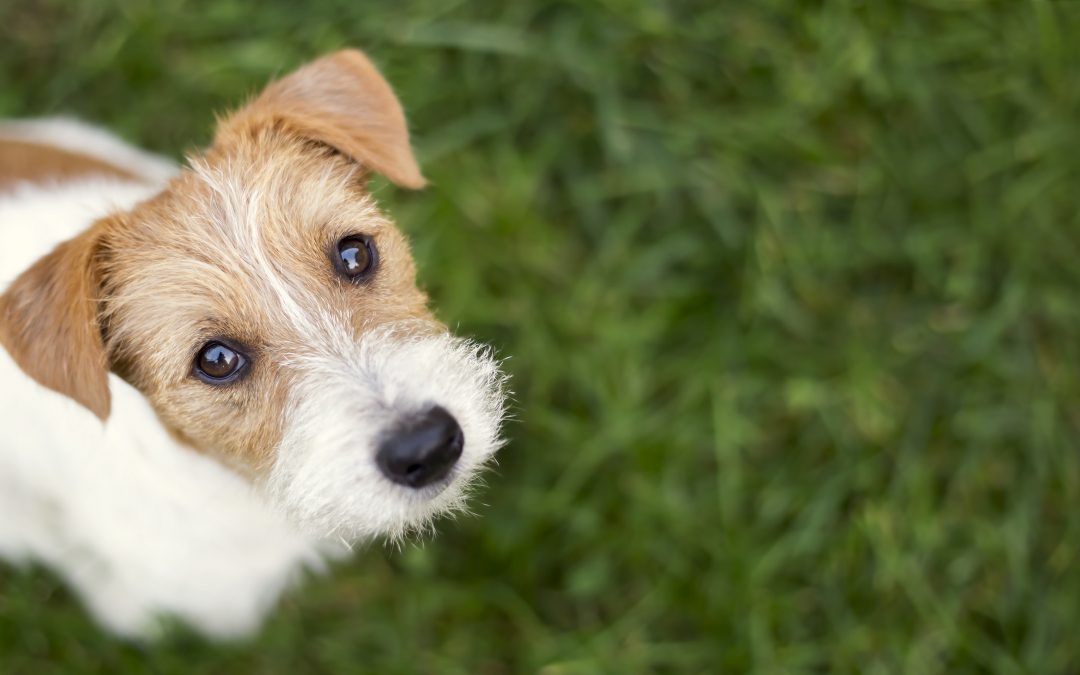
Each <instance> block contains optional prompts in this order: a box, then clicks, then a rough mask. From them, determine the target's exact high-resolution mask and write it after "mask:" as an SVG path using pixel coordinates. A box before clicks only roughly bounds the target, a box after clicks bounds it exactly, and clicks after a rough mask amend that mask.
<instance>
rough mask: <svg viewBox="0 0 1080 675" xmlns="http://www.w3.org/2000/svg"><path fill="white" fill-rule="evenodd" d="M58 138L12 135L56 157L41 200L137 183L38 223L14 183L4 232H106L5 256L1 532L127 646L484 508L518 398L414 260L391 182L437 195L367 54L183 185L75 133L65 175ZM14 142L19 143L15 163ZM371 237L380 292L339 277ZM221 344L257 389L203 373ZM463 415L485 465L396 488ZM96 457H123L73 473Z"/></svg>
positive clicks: (371, 282)
mask: <svg viewBox="0 0 1080 675" xmlns="http://www.w3.org/2000/svg"><path fill="white" fill-rule="evenodd" d="M50 128H52V127H50V126H49V124H48V123H41V124H35V125H33V127H32V129H31V127H26V126H25V125H24V126H20V127H18V129H19V130H21V131H12V132H11V133H29V132H28V131H26V129H31V130H32V131H34V134H36V135H33V136H32V137H31V136H27V137H19V138H17V139H15V140H11V141H9V142H8V145H7V148H8V150H9V151H10V154H9V155H8V159H11V158H14V157H16V156H18V157H20V158H24V157H34V156H35V154H36V156H38V157H40V158H41V162H40V163H39V165H38V166H36V167H30V168H34V169H35V171H34V172H33V174H32V175H34V176H35V180H37V178H36V177H39V176H41V175H42V174H43V173H44V174H48V173H49V172H50V171H53V168H52V167H56V169H55V171H56V172H57V173H56V176H58V177H59V176H62V177H63V180H64V181H68V180H71V177H72V176H76V177H78V176H79V174H80V173H83V172H87V171H102V167H105V169H104V174H105V175H108V176H110V177H111V180H110V181H109V182H107V183H105V184H102V185H101V186H100V194H95V195H94V196H95V199H94V200H93V202H94V208H93V209H90V210H87V211H85V212H82V211H79V210H78V208H77V207H76V206H74V205H72V204H71V203H68V202H65V201H64V199H65V198H66V196H68V195H72V196H74V195H85V192H86V189H85V188H84V189H83V190H82V191H72V190H69V189H67V188H66V187H63V186H61V185H54V186H52V187H48V188H45V192H44V193H42V192H41V191H40V190H39V191H38V192H35V193H33V194H34V198H35V199H37V200H38V201H35V202H34V203H33V205H32V206H30V207H27V208H22V209H20V206H19V205H20V204H23V202H24V201H25V200H26V199H28V198H29V197H28V196H27V195H30V194H31V193H30V192H27V191H26V190H24V189H23V188H19V189H18V190H16V191H14V192H12V193H10V194H9V195H8V196H4V194H3V191H2V190H3V186H2V185H0V225H3V226H4V227H12V228H14V227H20V226H25V227H33V223H26V224H22V223H16V222H14V221H13V222H11V223H10V224H9V223H8V222H7V221H6V220H5V219H4V218H3V217H2V216H3V214H4V213H11V214H20V213H31V214H32V215H33V219H34V220H42V219H48V218H50V217H51V215H52V214H58V215H59V214H64V213H70V212H73V211H74V212H77V213H80V214H82V215H83V217H82V218H80V219H78V220H77V221H73V222H72V223H71V225H70V229H67V230H66V231H67V234H66V235H65V236H66V237H67V238H66V239H64V240H62V241H61V240H60V239H58V238H55V237H52V235H51V234H50V237H52V238H50V239H49V240H48V245H49V246H55V248H53V250H52V251H51V252H49V253H45V254H44V255H41V253H42V249H43V248H44V247H43V246H32V245H31V246H26V247H23V248H21V249H20V251H22V252H21V253H19V255H18V256H16V257H11V256H7V257H3V256H0V262H2V263H4V264H3V266H2V267H0V273H3V274H7V275H9V276H8V277H6V278H0V283H3V284H5V286H0V290H2V291H3V293H2V294H0V345H2V347H3V350H0V357H2V359H0V375H2V376H3V377H4V378H5V381H4V382H3V387H4V389H3V396H0V408H2V407H4V406H6V408H7V409H9V410H18V413H17V415H16V414H15V413H12V414H11V416H10V419H7V418H5V417H4V416H3V413H2V412H0V422H3V423H4V424H2V425H0V434H6V435H3V436H0V487H4V488H5V489H4V491H3V494H0V506H3V507H4V514H3V515H0V518H5V517H6V518H9V519H11V518H13V517H15V518H18V517H20V516H25V518H24V519H23V520H20V521H15V520H8V521H6V522H0V553H4V554H6V555H8V556H9V557H17V558H21V557H24V556H29V557H38V558H41V559H44V560H46V561H47V562H49V563H50V564H52V565H54V566H56V567H57V568H59V569H60V571H61V573H62V574H64V575H65V576H66V577H67V578H68V579H69V580H70V581H71V582H72V583H73V584H74V585H75V586H76V588H77V590H78V591H79V592H80V594H81V595H82V596H83V597H84V598H85V599H86V600H87V603H88V605H89V606H90V607H91V608H92V609H93V610H94V611H95V612H96V613H97V614H98V615H99V616H100V617H101V619H102V621H103V622H105V623H106V624H107V625H109V626H110V627H112V628H114V629H115V630H118V631H120V632H124V633H129V634H145V633H146V631H147V628H146V627H147V626H148V625H150V624H149V622H150V620H151V618H152V617H153V616H155V615H157V614H161V613H166V614H168V613H172V614H176V615H178V616H180V617H181V618H183V619H185V620H187V621H190V622H192V623H193V624H195V625H196V627H199V628H202V629H203V630H204V631H206V632H209V633H213V634H218V635H235V634H242V633H244V632H246V631H249V630H251V629H252V628H254V627H255V626H256V625H257V623H258V619H259V618H260V617H261V616H262V614H263V612H265V611H266V608H267V607H269V605H270V604H271V601H272V599H273V598H275V597H276V596H277V594H278V593H279V592H280V591H281V589H282V588H284V587H285V585H286V582H287V581H288V580H289V579H292V578H293V577H294V576H295V573H296V571H297V569H299V568H300V567H301V566H304V565H310V564H313V561H317V560H318V559H319V558H320V555H325V554H327V552H328V551H330V550H340V544H341V543H344V544H345V547H346V548H347V547H348V546H349V545H350V544H351V543H352V542H355V541H358V540H362V539H366V538H370V537H377V536H383V537H387V538H389V539H391V540H395V541H397V540H400V538H401V537H403V536H405V535H407V534H408V533H410V532H417V531H422V530H424V529H426V528H428V527H429V526H430V523H431V521H432V519H433V518H434V517H435V516H437V515H439V514H441V513H447V512H454V511H458V510H461V509H462V508H463V505H464V500H465V496H466V494H467V492H468V490H469V486H470V485H471V484H472V483H473V481H474V480H475V478H476V476H477V474H478V472H479V471H480V469H481V468H482V467H483V466H485V464H487V463H488V462H489V461H490V460H491V457H492V455H493V454H494V453H495V451H496V450H497V449H498V447H499V446H500V444H501V440H500V436H499V428H500V424H501V422H502V418H503V405H504V403H503V402H504V398H505V391H504V376H503V375H502V373H501V371H500V369H499V364H498V361H497V360H496V359H495V358H494V356H493V355H492V351H491V350H490V349H489V348H487V347H485V346H483V345H480V344H477V343H475V342H472V341H469V340H467V339H463V338H458V337H454V336H452V335H450V334H449V333H448V332H447V330H446V327H445V326H444V325H443V324H442V323H441V322H439V321H438V320H437V319H436V318H435V317H434V316H433V314H432V313H431V311H430V310H429V308H428V301H427V296H426V295H425V294H424V293H423V291H421V290H420V289H419V288H417V285H416V269H415V265H414V263H413V259H412V255H411V253H410V250H409V244H408V241H407V239H406V238H405V236H404V235H403V234H402V232H401V231H400V230H399V229H398V228H397V227H396V226H395V225H394V223H393V222H392V220H391V219H390V218H389V217H388V215H387V214H385V213H383V212H382V211H381V210H380V209H379V207H378V205H377V204H376V202H375V200H374V199H373V197H372V195H371V194H370V192H369V191H368V190H367V179H368V178H369V177H370V176H371V175H372V174H373V173H381V174H383V175H385V176H386V177H387V178H389V179H390V180H391V181H393V182H395V183H397V184H398V185H400V186H403V187H409V188H418V187H422V186H423V185H424V182H425V181H424V178H423V176H422V175H421V173H420V170H419V167H418V166H417V164H416V160H415V158H414V157H413V154H412V150H411V146H410V144H409V137H408V131H407V128H406V126H405V118H404V115H403V113H402V111H401V107H400V105H399V104H398V102H397V99H396V98H395V97H394V95H393V92H392V91H391V89H390V87H389V85H388V84H387V83H386V82H385V80H383V79H382V77H381V76H380V75H379V73H378V71H377V70H376V69H375V68H374V66H373V65H372V64H371V62H370V61H368V59H367V58H366V57H365V56H364V55H363V54H361V53H360V52H357V51H351V50H346V51H343V52H339V53H337V54H333V55H330V56H327V57H324V58H322V59H319V60H317V61H315V62H313V63H312V64H310V65H308V66H305V67H303V68H301V69H300V70H298V71H296V72H295V73H293V74H291V75H288V76H286V77H285V78H283V79H281V80H279V81H278V82H275V83H272V84H270V85H269V86H268V87H267V88H266V89H265V90H264V91H263V92H262V93H261V94H260V95H259V96H257V97H256V98H255V99H253V100H252V101H250V102H249V103H248V104H246V105H244V106H242V107H241V108H239V109H238V110H236V111H235V112H233V113H232V114H230V115H228V116H225V117H224V118H222V119H221V120H220V122H219V124H218V129H217V133H216V134H215V138H214V142H213V144H212V146H211V147H210V148H208V149H207V150H206V151H204V152H201V153H197V154H193V155H192V156H191V157H189V158H188V160H187V164H186V166H185V167H183V168H181V169H180V170H179V171H178V172H175V173H174V172H173V171H170V170H163V169H162V168H161V167H162V166H166V168H168V167H167V165H165V164H163V163H162V162H161V161H160V160H155V159H153V158H147V156H145V155H144V154H141V153H138V152H137V151H135V150H134V149H131V148H129V147H127V146H124V145H123V144H119V142H118V141H115V139H109V140H108V142H107V143H106V142H103V141H102V135H101V133H100V132H97V131H93V132H89V131H86V129H85V127H78V126H77V125H76V126H74V127H73V126H71V125H70V123H68V124H67V125H66V126H65V125H63V124H59V125H58V126H56V127H55V129H56V130H57V133H58V134H59V136H62V138H63V149H64V152H63V153H61V152H52V153H48V152H46V151H45V150H46V149H47V145H41V144H42V143H47V142H48V141H47V138H48V133H49V129H50ZM72 129H75V131H72ZM79 129H83V131H85V132H86V133H85V134H84V137H85V140H86V147H85V150H84V151H83V154H85V155H87V156H84V157H79V156H78V151H79V139H80V138H83V136H80V135H79ZM61 131H63V133H60V132H61ZM43 134H44V135H43ZM3 138H4V128H3V127H2V126H0V153H3V152H4V151H5V150H4V148H5V146H4V142H3ZM35 143H37V144H39V145H38V146H37V147H39V148H42V151H41V152H38V153H35V152H33V151H32V150H33V148H34V147H35V146H34V144H35ZM28 146H29V148H30V150H31V151H29V152H28ZM57 147H60V146H59V145H58V146H57ZM118 147H119V148H121V149H122V150H123V151H119V150H118V151H116V152H115V153H114V152H112V151H108V152H103V151H101V149H102V148H106V149H108V148H113V149H116V148H118ZM16 151H17V152H18V153H19V154H18V155H16ZM46 157H48V163H46V162H45V158H46ZM0 159H3V157H0ZM19 161H23V160H21V159H20V160H19ZM8 163H9V164H12V163H14V160H12V161H11V162H8ZM27 175H31V172H29V171H28V173H27ZM132 177H133V178H132ZM56 180H57V181H59V180H60V178H57V179H56ZM166 181H167V182H166ZM134 184H139V187H138V189H136V188H134V187H132V186H133V185H134ZM88 185H89V184H88ZM95 185H96V184H95ZM114 198H115V199H114ZM5 204H6V205H7V206H8V207H10V208H7V210H5ZM24 206H25V205H24ZM15 217H16V216H13V218H15ZM87 223H89V224H88V225H87ZM50 232H51V230H50ZM0 236H4V237H8V236H9V234H8V231H7V230H4V231H0ZM356 237H364V238H365V239H366V240H367V241H370V242H371V243H372V245H373V246H374V248H375V250H376V251H377V265H375V266H374V268H373V269H372V270H371V271H370V274H367V275H366V276H364V277H363V279H362V280H350V279H349V278H346V277H345V276H344V275H343V274H342V273H341V271H340V269H339V268H338V267H337V266H338V265H339V264H340V261H339V260H337V259H336V258H335V256H336V255H338V244H339V242H342V241H344V240H352V239H353V238H356ZM26 239H28V238H27V237H26V236H25V234H21V235H20V238H19V241H20V242H21V241H23V240H26ZM31 252H32V254H31ZM35 258H36V259H35ZM8 279H13V280H12V281H11V283H10V284H7V281H8ZM214 342H225V343H227V344H230V345H234V346H236V348H237V349H238V350H240V351H242V352H243V353H244V354H245V355H246V357H247V367H246V369H245V370H244V371H243V373H242V375H241V376H240V377H238V378H237V379H235V380H234V381H230V382H228V383H220V382H219V383H214V382H208V381H207V379H206V378H205V377H204V376H202V375H200V373H199V372H198V370H197V368H196V367H195V366H196V363H197V357H198V354H199V352H200V350H201V349H202V348H203V347H204V346H205V345H208V344H211V343H214ZM118 378H122V380H121V379H118ZM77 406H81V407H77ZM438 408H441V409H442V411H439V412H440V414H447V413H448V414H449V415H450V416H452V417H453V418H454V419H455V420H456V422H457V424H458V426H459V427H460V431H461V437H463V439H464V442H463V445H462V446H461V454H460V457H458V458H457V459H456V463H454V464H453V466H452V468H451V469H450V472H449V473H448V474H447V475H445V476H441V477H440V479H439V480H438V481H437V482H435V483H432V484H430V485H426V486H423V487H409V486H406V485H402V484H400V483H399V482H394V481H393V480H391V479H390V478H388V477H387V476H386V475H384V474H383V472H382V471H381V470H380V469H379V468H378V466H377V463H376V455H377V453H378V451H379V448H380V447H381V446H382V444H383V443H384V442H386V440H387V439H389V438H392V437H394V434H395V433H400V432H401V431H402V429H404V428H406V427H407V426H408V425H409V424H411V423H412V421H413V420H416V419H419V416H421V415H423V414H425V412H427V413H430V412H431V411H433V410H436V409H438ZM68 416H70V417H71V418H72V423H71V424H67V423H66V422H65V418H66V417H68ZM95 417H96V419H95ZM455 438H456V436H455ZM148 445H150V446H152V448H150V449H148V448H147V446H148ZM84 447H85V448H86V452H88V453H99V454H100V453H107V458H105V459H102V461H100V462H99V463H98V464H97V465H95V467H94V469H93V470H89V469H85V470H84V469H77V470H76V469H73V467H80V466H83V464H82V462H83V461H85V460H84V459H83V458H82V455H80V454H79V453H80V452H81V451H82V448H84ZM455 448H456V446H455ZM148 458H153V461H148ZM50 462H56V463H62V464H63V465H64V466H65V469H64V470H63V471H50V470H49V465H50ZM125 467H130V471H127V470H126V469H125ZM166 467H167V469H166ZM208 504H211V505H213V507H219V508H220V511H217V510H215V508H213V507H211V508H208ZM133 512H138V515H137V517H135V516H132V517H131V518H130V521H131V522H130V523H126V522H125V520H124V515H123V514H124V513H133ZM11 514H15V515H14V516H12V515H11ZM154 522H161V523H163V524H167V528H166V529H163V530H162V531H154V528H153V527H152V525H153V523H154ZM58 523H59V525H58ZM72 523H78V525H77V526H75V525H72ZM128 525H130V528H129V529H125V527H126V526H128ZM87 560H90V561H95V566H94V567H92V568H90V569H88V568H86V567H85V564H84V563H85V561H87ZM184 570H190V571H191V573H192V574H194V575H196V577H195V578H192V577H188V576H185V574H184ZM198 575H203V577H205V578H199V576H198ZM241 580H242V581H241ZM200 589H204V590H200ZM223 589H232V590H231V591H229V590H223ZM230 593H232V594H234V595H232V596H230V595H229V594H230Z"/></svg>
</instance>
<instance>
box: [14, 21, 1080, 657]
mask: <svg viewBox="0 0 1080 675" xmlns="http://www.w3.org/2000/svg"><path fill="white" fill-rule="evenodd" d="M1078 38H1080V3H1075V2H1040V1H1030V2H1029V1H1020V0H1017V1H1016V2H978V1H974V0H970V1H962V0H917V1H915V0H913V1H911V2H885V1H880V2H879V1H876V0H875V1H873V2H871V1H870V0H866V1H864V2H856V1H854V0H850V1H847V0H831V1H824V2H809V1H805V2H799V1H795V0H764V1H761V2H753V3H749V2H719V1H717V0H702V1H700V2H694V1H692V0H686V1H678V2H676V1H675V0H671V1H669V2H659V1H658V2H637V1H634V0H601V1H596V2H589V1H585V0H555V1H549V2H544V1H540V0H518V1H516V2H508V3H494V2H493V3H464V2H436V1H434V0H399V1H398V2H394V3H359V2H355V1H353V0H320V1H318V2H315V1H313V2H307V3H299V2H275V3H269V2H264V3H253V2H246V1H244V0H159V1H157V2H152V3H151V2H135V1H133V0H121V1H119V2H91V1H89V0H86V1H83V2H68V1H66V0H4V2H3V3H2V4H0V116H32V115H42V114H52V113H71V114H76V115H78V116H81V117H83V118H86V119H88V120H91V121H95V122H99V123H102V124H104V125H107V126H109V127H111V128H113V129H116V130H118V131H119V132H120V133H122V134H123V135H125V136H126V137H127V138H129V139H131V140H134V141H136V142H138V143H140V144H142V145H144V146H146V147H148V148H151V149H154V150H158V151H161V152H164V153H168V154H170V155H173V156H179V153H180V152H181V151H183V150H184V149H185V148H190V147H195V146H198V145H200V144H203V143H205V142H207V141H208V139H209V138H210V131H211V128H212V122H213V112H214V111H218V110H221V109H223V108H225V107H227V106H230V105H234V104H236V103H237V102H239V101H240V100H241V98H242V97H244V96H245V95H247V94H250V93H253V92H254V91H256V90H257V89H258V88H259V87H260V86H261V85H262V84H263V83H264V82H265V81H266V80H267V79H268V78H270V77H272V76H275V75H278V74H282V73H283V72H285V71H287V70H288V69H290V68H293V67H294V66H296V65H298V64H300V63H302V62H304V61H306V60H309V59H311V58H312V57H314V56H316V55H318V54H321V53H323V52H326V51H329V50H333V49H336V48H339V47H343V46H347V45H356V46H360V47H362V48H364V49H366V50H368V52H369V53H370V54H371V55H372V57H373V58H374V59H375V60H376V62H377V63H379V64H380V65H381V66H382V68H383V69H384V72H385V73H386V75H387V76H388V78H389V79H390V80H391V82H392V83H393V84H394V86H395V87H396V88H397V90H398V93H399V95H400V97H401V99H402V101H403V102H404V104H405V107H406V109H407V111H408V113H409V117H410V121H411V125H412V128H413V130H414V134H415V141H416V145H417V148H418V152H419V155H420V158H421V160H422V163H423V165H424V168H425V171H426V173H427V175H428V176H429V177H430V178H431V180H432V187H431V188H430V189H428V190H427V191H425V192H423V193H420V194H405V193H401V192H397V191H394V190H391V189H390V188H388V187H385V186H383V187H381V188H379V196H380V197H381V198H382V200H383V203H384V204H385V205H386V207H387V208H388V209H389V210H390V211H391V212H392V213H393V214H394V215H395V217H396V218H397V219H398V221H399V222H400V223H401V225H402V226H403V227H404V228H405V229H406V230H407V231H408V232H409V233H410V234H411V235H412V237H413V239H414V240H415V244H416V249H417V256H418V258H419V261H420V267H421V270H422V279H423V282H424V283H425V284H426V286H427V287H428V288H429V289H430V290H431V291H432V294H433V297H434V300H435V304H436V306H437V309H438V311H439V313H440V315H441V316H442V317H443V318H444V319H446V320H448V321H449V322H450V323H451V325H452V326H456V327H458V329H459V330H461V331H462V332H464V333H467V334H472V335H476V336H478V337H480V338H482V339H485V340H488V341H490V342H492V343H494V344H495V345H497V347H498V348H499V350H500V352H501V353H502V354H503V355H506V356H509V357H511V358H510V360H509V361H508V367H509V369H510V370H511V371H512V372H513V375H514V380H513V386H514V389H515V390H516V393H517V396H516V415H517V418H518V422H516V423H515V424H513V425H512V426H511V427H510V436H511V438H512V443H511V444H510V446H509V447H508V448H507V449H506V450H505V451H504V452H503V454H502V455H501V461H500V466H499V468H498V470H497V471H496V472H494V473H493V474H491V476H490V477H489V481H488V482H489V487H488V488H487V489H486V490H484V491H483V492H482V494H481V496H480V498H479V499H478V500H477V502H475V504H474V506H475V510H476V512H477V514H478V517H476V518H468V519H463V520H458V521H454V522H444V523H442V524H441V526H440V530H441V535H440V536H439V537H438V538H437V539H436V540H435V541H433V542H427V543H425V544H423V545H418V546H409V547H406V548H405V549H404V550H403V551H401V552H398V551H394V550H384V548H383V547H381V546H379V545H374V546H372V547H369V548H368V549H367V550H366V551H365V552H363V553H362V554H361V555H359V556H358V558H357V559H356V560H355V561H354V562H352V563H349V564H346V565H342V566H340V567H339V568H338V569H337V570H336V571H335V572H334V574H333V575H331V576H330V577H327V578H321V579H316V580H314V581H313V582H312V583H310V584H308V585H306V586H304V587H303V588H302V590H300V591H299V592H296V593H294V594H292V595H291V596H289V597H288V598H287V599H286V600H285V601H284V602H283V603H282V606H281V607H280V609H279V611H277V612H276V613H275V614H274V616H273V618H272V620H271V621H270V622H269V623H268V624H267V626H266V628H265V630H264V631H263V632H262V633H261V634H260V635H259V636H257V637H256V638H254V639H253V640H252V641H250V642H246V643H242V644H232V645H224V646H223V645H210V644H206V643H204V642H202V641H200V640H199V639H197V638H196V637H194V636H192V635H190V634H187V633H185V632H184V631H182V630H179V631H176V632H175V634H173V635H172V636H171V637H170V638H169V639H167V640H166V641H165V642H163V643H161V644H158V645H153V646H139V645H132V644H125V643H121V642H117V641H114V640H113V639H110V638H109V637H108V636H106V635H103V634H102V633H101V632H99V631H98V629H96V628H95V627H94V626H93V624H92V623H91V622H90V621H89V620H88V619H87V618H86V617H85V615H84V614H83V612H82V611H81V609H80V608H79V606H78V604H77V602H76V601H75V600H73V598H72V597H71V596H70V594H69V593H68V592H67V591H66V590H65V589H64V588H63V586H62V584H60V583H59V582H58V581H57V580H56V578H55V577H53V576H51V575H50V574H49V573H47V572H45V571H43V570H41V569H33V570H16V569H13V568H11V567H3V568H0V664H2V665H0V670H3V671H4V672H16V673H31V672H32V673H69V672H91V671H97V672H110V673H112V672H153V673H189V672H221V673H236V672H281V673H299V672H325V673H331V672H333V673H345V672H368V673H414V672H423V673H462V674H464V673H492V674H497V673H544V674H546V675H556V674H572V673H637V672H660V673H718V672H751V671H753V672H763V673H772V672H799V671H813V672H865V673H887V672H910V673H961V672H995V673H1068V672H1077V671H1078V670H1080V641H1078V640H1077V637H1076V633H1075V631H1076V630H1077V627H1078V626H1080V444H1078V440H1080V299H1078V298H1080V218H1078V216H1077V203H1078V199H1077V190H1078V186H1080V115H1078V113H1080V68H1078V64H1080V39H1078ZM27 226H28V227H32V226H33V224H32V223H28V224H27Z"/></svg>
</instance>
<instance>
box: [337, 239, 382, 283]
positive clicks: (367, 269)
mask: <svg viewBox="0 0 1080 675" xmlns="http://www.w3.org/2000/svg"><path fill="white" fill-rule="evenodd" d="M337 258H338V259H337V261H336V263H337V265H336V267H337V268H338V271H339V272H340V273H341V274H342V275H343V276H344V277H345V278H346V279H351V280H354V281H357V280H360V279H363V278H364V277H366V276H368V275H369V274H371V272H372V271H373V270H374V269H375V263H376V262H377V261H378V257H377V255H376V251H375V244H374V243H373V242H372V241H371V239H369V238H368V237H364V236H350V237H345V238H344V239H342V240H341V241H339V242H338V245H337Z"/></svg>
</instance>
